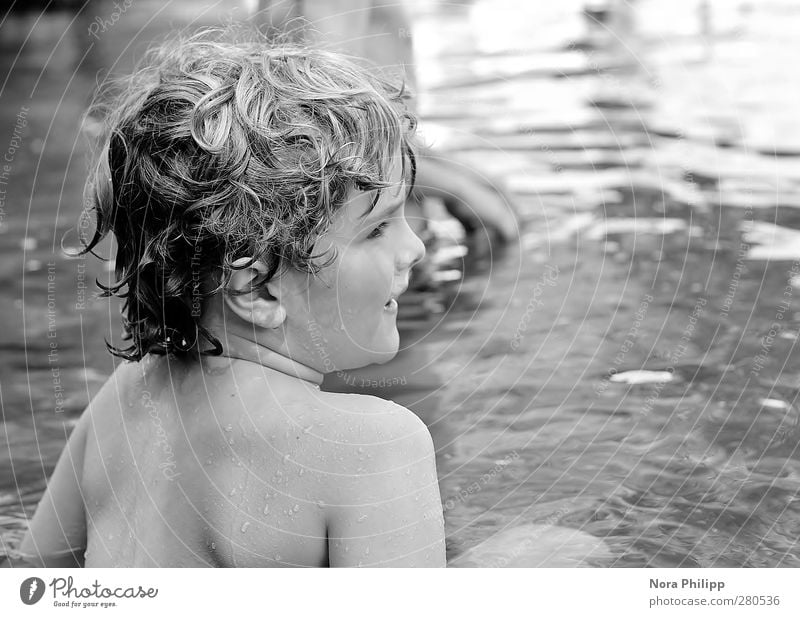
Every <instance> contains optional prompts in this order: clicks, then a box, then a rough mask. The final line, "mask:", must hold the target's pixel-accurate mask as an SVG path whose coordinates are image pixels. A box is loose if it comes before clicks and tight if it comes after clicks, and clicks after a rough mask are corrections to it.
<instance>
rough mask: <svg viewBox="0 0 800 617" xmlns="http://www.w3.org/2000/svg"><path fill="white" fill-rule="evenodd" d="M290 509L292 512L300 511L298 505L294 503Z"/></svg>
mask: <svg viewBox="0 0 800 617" xmlns="http://www.w3.org/2000/svg"><path fill="white" fill-rule="evenodd" d="M292 510H293V511H294V512H300V506H298V505H297V504H294V508H292Z"/></svg>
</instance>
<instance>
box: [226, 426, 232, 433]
mask: <svg viewBox="0 0 800 617" xmlns="http://www.w3.org/2000/svg"><path fill="white" fill-rule="evenodd" d="M225 430H226V431H228V432H229V433H230V432H231V431H232V430H233V424H228V425H226V426H225Z"/></svg>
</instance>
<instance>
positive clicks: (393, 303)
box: [383, 285, 408, 313]
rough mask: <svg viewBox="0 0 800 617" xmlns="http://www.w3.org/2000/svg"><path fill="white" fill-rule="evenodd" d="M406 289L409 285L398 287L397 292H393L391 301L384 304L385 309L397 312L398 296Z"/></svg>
mask: <svg viewBox="0 0 800 617" xmlns="http://www.w3.org/2000/svg"><path fill="white" fill-rule="evenodd" d="M406 289H408V285H404V286H403V287H401V288H400V289H398V290H397V291H396V292H393V293H392V295H391V297H390V298H389V301H388V302H387V303H386V304H384V305H383V308H384V310H386V311H389V312H390V313H396V312H397V298H398V296H400V294H402V293H403V292H404V291H405V290H406Z"/></svg>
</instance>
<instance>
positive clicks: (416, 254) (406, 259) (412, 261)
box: [397, 224, 425, 270]
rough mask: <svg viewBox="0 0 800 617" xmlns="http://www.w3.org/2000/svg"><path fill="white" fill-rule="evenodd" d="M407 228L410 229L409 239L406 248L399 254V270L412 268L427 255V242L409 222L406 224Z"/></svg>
mask: <svg viewBox="0 0 800 617" xmlns="http://www.w3.org/2000/svg"><path fill="white" fill-rule="evenodd" d="M406 229H407V230H408V240H407V241H406V245H405V247H404V250H403V251H402V252H401V253H400V255H398V257H399V259H398V264H397V265H398V269H399V270H407V269H411V268H413V267H414V266H415V265H417V264H418V263H419V262H420V261H422V259H423V258H424V257H425V243H424V242H423V241H422V240H421V239H420V237H419V236H418V235H417V234H416V233H414V230H413V229H411V227H409V226H408V224H406Z"/></svg>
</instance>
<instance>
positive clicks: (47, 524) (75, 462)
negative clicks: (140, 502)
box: [12, 411, 89, 568]
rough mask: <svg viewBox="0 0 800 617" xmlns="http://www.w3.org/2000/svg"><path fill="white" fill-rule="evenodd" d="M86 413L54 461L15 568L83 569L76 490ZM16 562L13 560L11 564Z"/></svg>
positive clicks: (82, 533)
mask: <svg viewBox="0 0 800 617" xmlns="http://www.w3.org/2000/svg"><path fill="white" fill-rule="evenodd" d="M88 419H89V412H88V411H86V412H84V413H83V416H82V417H81V419H80V420H79V421H78V424H77V426H76V427H75V429H74V430H73V431H72V434H71V435H70V437H69V440H68V441H67V445H66V447H65V448H64V451H63V452H62V453H61V456H60V457H59V459H58V463H57V464H56V468H55V470H54V471H53V475H52V476H51V477H50V481H49V482H48V483H47V490H46V491H45V493H44V496H43V497H42V500H41V501H40V502H39V506H38V507H37V508H36V514H34V516H33V519H32V520H31V523H30V526H29V528H28V532H27V533H26V534H25V537H24V538H23V539H22V543H21V544H20V547H19V550H18V554H17V555H16V557H17V558H18V559H20V560H22V563H13V564H12V565H14V566H15V567H16V566H18V567H24V566H27V567H45V568H69V567H80V566H82V565H83V553H84V551H85V549H86V518H85V510H84V503H83V495H82V493H81V488H80V480H81V474H82V470H83V455H84V451H85V449H86V433H87V425H88ZM14 561H15V562H16V559H15V560H14Z"/></svg>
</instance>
